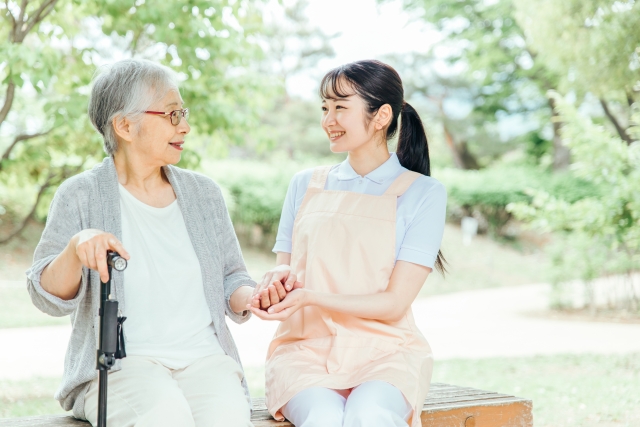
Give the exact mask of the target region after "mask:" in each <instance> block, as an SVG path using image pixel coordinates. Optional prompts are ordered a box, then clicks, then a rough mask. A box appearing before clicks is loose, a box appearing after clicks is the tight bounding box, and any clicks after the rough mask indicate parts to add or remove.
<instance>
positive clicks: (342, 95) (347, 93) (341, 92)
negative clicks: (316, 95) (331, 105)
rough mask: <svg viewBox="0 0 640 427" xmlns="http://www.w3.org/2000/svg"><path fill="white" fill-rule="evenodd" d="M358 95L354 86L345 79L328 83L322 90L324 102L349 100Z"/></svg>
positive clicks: (338, 78)
mask: <svg viewBox="0 0 640 427" xmlns="http://www.w3.org/2000/svg"><path fill="white" fill-rule="evenodd" d="M356 95H357V93H356V91H355V89H354V88H353V86H352V85H351V84H350V83H349V82H348V81H347V80H346V79H345V78H344V77H337V78H336V79H331V80H329V81H327V82H326V83H325V85H324V87H323V88H322V90H321V96H322V101H323V102H325V101H339V100H349V99H352V98H353V97H355V96H356Z"/></svg>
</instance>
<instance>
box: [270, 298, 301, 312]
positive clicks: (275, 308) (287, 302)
mask: <svg viewBox="0 0 640 427" xmlns="http://www.w3.org/2000/svg"><path fill="white" fill-rule="evenodd" d="M292 300H293V298H289V299H287V298H285V299H284V300H282V301H281V302H279V303H278V304H273V305H272V306H271V307H269V310H267V311H268V312H269V314H276V313H279V312H281V311H283V310H284V309H287V308H289V307H292V306H294V305H295V304H296V303H295V301H292Z"/></svg>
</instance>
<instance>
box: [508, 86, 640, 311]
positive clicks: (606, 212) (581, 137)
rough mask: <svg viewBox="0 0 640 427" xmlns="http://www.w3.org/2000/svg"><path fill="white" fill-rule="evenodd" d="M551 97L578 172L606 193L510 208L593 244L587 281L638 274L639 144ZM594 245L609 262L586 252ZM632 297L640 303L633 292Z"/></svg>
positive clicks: (542, 194)
mask: <svg viewBox="0 0 640 427" xmlns="http://www.w3.org/2000/svg"><path fill="white" fill-rule="evenodd" d="M551 96H553V97H554V99H555V100H556V102H557V104H558V108H559V110H560V113H561V117H562V120H563V122H564V126H563V136H564V139H565V143H566V144H567V146H569V147H570V148H571V150H572V153H573V158H574V164H573V172H574V173H575V175H576V176H577V177H579V178H581V179H583V180H585V181H588V182H590V183H592V184H593V185H595V186H598V187H600V188H602V189H603V191H602V192H600V193H598V194H594V195H590V197H586V198H583V199H579V200H571V199H569V198H567V197H566V196H565V197H563V196H562V195H557V194H555V195H554V194H550V193H549V192H548V191H536V192H533V193H532V195H533V196H534V197H533V199H532V200H531V201H530V202H528V203H527V202H525V203H523V202H519V203H518V202H516V203H513V204H512V205H510V206H509V207H508V209H509V211H510V212H512V213H513V214H515V215H516V216H517V217H518V218H520V219H523V220H525V221H528V222H530V223H531V226H532V227H534V228H536V229H538V230H541V231H552V232H556V233H560V234H566V235H569V236H570V237H567V238H568V239H572V240H574V241H575V240H576V239H578V240H582V241H585V242H587V241H588V242H589V245H586V246H583V247H582V248H583V249H584V251H583V256H582V259H583V260H584V261H583V263H582V265H581V266H580V268H579V271H580V272H581V273H582V274H581V275H582V278H583V279H584V280H586V281H589V280H591V279H593V278H594V277H597V276H600V275H602V274H606V273H611V272H619V271H621V270H622V271H627V272H628V271H631V270H634V269H637V266H638V265H640V143H638V142H634V143H632V144H630V145H627V144H626V143H625V142H624V141H622V140H621V139H620V137H619V136H617V135H614V134H613V133H612V132H611V131H609V130H608V129H606V128H605V127H603V126H598V125H595V124H594V123H593V122H592V121H591V120H590V119H589V118H587V117H584V116H582V115H580V114H578V112H577V110H576V108H575V107H574V106H572V105H571V104H570V103H568V102H566V101H565V100H564V99H563V98H562V97H561V96H560V95H558V94H555V93H554V94H551ZM639 121H640V115H636V117H635V122H636V123H639ZM632 131H637V128H635V129H633V128H632ZM572 246H573V247H576V245H572ZM590 246H600V247H601V248H602V249H603V250H605V251H606V255H607V259H609V262H602V258H600V257H599V256H596V257H594V256H590V255H589V253H588V252H589V251H588V250H587V249H588V248H589V247H590ZM578 247H580V246H578ZM629 298H630V301H632V302H633V301H635V304H636V305H637V304H638V302H637V299H638V296H636V295H635V294H634V293H633V290H630V295H629Z"/></svg>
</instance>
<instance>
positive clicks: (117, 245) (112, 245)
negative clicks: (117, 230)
mask: <svg viewBox="0 0 640 427" xmlns="http://www.w3.org/2000/svg"><path fill="white" fill-rule="evenodd" d="M107 243H108V244H109V248H108V249H111V250H112V251H115V252H117V253H118V254H119V255H120V256H121V257H122V258H124V259H126V260H129V259H131V255H129V252H127V250H126V249H125V248H124V246H122V243H121V242H120V241H119V240H118V239H116V238H115V237H113V236H111V237H109V239H108V240H107Z"/></svg>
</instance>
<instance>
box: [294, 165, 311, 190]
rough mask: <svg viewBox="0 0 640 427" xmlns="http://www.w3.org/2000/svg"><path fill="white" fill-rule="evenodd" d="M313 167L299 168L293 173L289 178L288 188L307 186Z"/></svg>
mask: <svg viewBox="0 0 640 427" xmlns="http://www.w3.org/2000/svg"><path fill="white" fill-rule="evenodd" d="M314 170H315V168H309V169H304V170H301V171H300V172H297V173H296V174H295V175H293V178H291V184H290V185H289V187H290V188H307V187H308V186H309V182H311V177H312V176H313V171H314Z"/></svg>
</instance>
